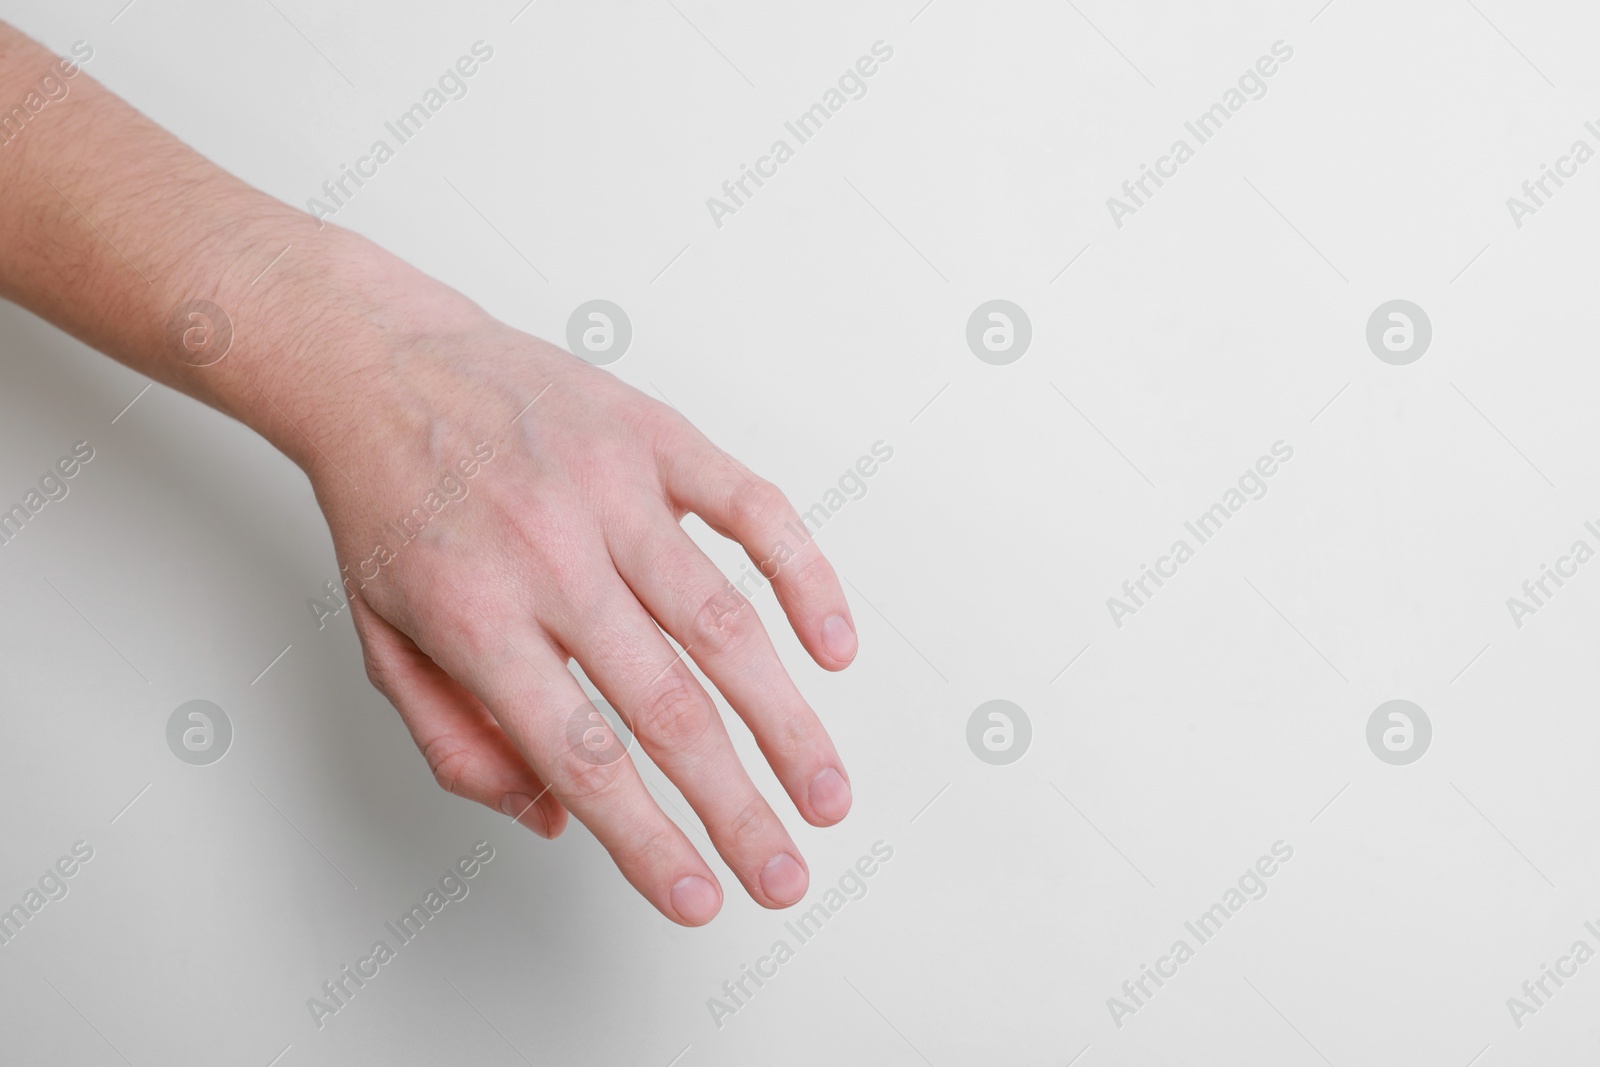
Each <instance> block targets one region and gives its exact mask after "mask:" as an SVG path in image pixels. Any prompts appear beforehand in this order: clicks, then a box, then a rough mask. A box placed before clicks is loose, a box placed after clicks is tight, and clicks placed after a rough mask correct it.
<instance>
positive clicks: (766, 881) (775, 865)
mask: <svg viewBox="0 0 1600 1067" xmlns="http://www.w3.org/2000/svg"><path fill="white" fill-rule="evenodd" d="M807 883H808V879H807V878H806V872H805V868H804V867H802V866H800V864H799V863H797V862H795V858H794V857H793V856H791V855H789V854H788V853H787V852H780V853H778V854H777V855H776V856H774V857H772V858H771V859H770V860H768V861H767V865H766V866H765V867H763V868H761V889H762V892H764V893H766V894H767V896H769V897H771V898H772V899H773V900H775V901H777V902H778V903H779V904H793V903H794V902H795V901H797V900H799V899H800V898H801V897H803V896H805V895H806V885H807Z"/></svg>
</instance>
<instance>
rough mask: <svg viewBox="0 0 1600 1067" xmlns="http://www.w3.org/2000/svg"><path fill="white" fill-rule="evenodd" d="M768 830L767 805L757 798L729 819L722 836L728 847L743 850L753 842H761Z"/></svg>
mask: <svg viewBox="0 0 1600 1067" xmlns="http://www.w3.org/2000/svg"><path fill="white" fill-rule="evenodd" d="M766 830H767V806H766V804H765V803H763V802H762V801H759V800H756V801H751V802H750V803H748V804H746V805H745V806H744V807H742V808H740V809H739V813H738V814H737V815H735V816H734V817H733V818H732V819H730V820H728V823H727V825H726V826H724V827H723V830H722V834H721V836H722V837H723V838H724V843H725V845H726V847H727V848H729V849H733V850H741V851H742V850H744V849H745V848H747V847H748V846H750V845H751V844H755V843H759V842H760V841H761V839H762V838H764V837H765V836H766Z"/></svg>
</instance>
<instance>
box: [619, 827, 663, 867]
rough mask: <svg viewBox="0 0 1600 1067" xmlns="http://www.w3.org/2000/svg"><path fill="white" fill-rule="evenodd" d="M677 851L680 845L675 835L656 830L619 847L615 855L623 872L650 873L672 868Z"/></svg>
mask: <svg viewBox="0 0 1600 1067" xmlns="http://www.w3.org/2000/svg"><path fill="white" fill-rule="evenodd" d="M677 851H678V843H677V841H676V839H675V838H674V837H673V835H672V834H670V833H668V832H667V831H666V830H664V829H660V828H655V829H651V830H648V831H646V832H645V833H643V834H642V835H640V836H638V837H637V838H636V839H635V840H633V841H630V842H629V843H628V844H626V845H619V846H617V849H616V851H615V852H614V853H613V855H614V857H615V858H616V861H617V866H618V867H621V868H622V869H623V870H635V871H640V872H649V871H658V870H661V869H663V868H666V867H670V866H672V865H673V863H674V861H675V854H676V853H677Z"/></svg>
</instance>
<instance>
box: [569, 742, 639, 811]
mask: <svg viewBox="0 0 1600 1067" xmlns="http://www.w3.org/2000/svg"><path fill="white" fill-rule="evenodd" d="M628 767H629V763H628V760H627V758H626V757H625V756H623V757H619V758H618V759H616V760H615V761H613V762H611V763H591V762H589V761H588V760H585V759H584V758H583V757H582V756H581V755H579V754H578V753H577V752H575V751H572V750H570V749H564V750H563V753H562V755H561V757H560V758H559V759H558V760H557V761H556V767H555V774H554V779H555V783H556V786H555V791H556V796H557V799H559V800H562V801H569V800H570V801H574V802H577V803H580V804H581V803H583V802H585V801H603V800H605V799H606V798H607V797H610V796H611V795H612V794H613V793H615V792H616V791H617V790H618V788H619V787H620V786H621V784H622V781H623V775H624V774H626V773H627V770H628Z"/></svg>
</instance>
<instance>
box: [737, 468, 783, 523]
mask: <svg viewBox="0 0 1600 1067" xmlns="http://www.w3.org/2000/svg"><path fill="white" fill-rule="evenodd" d="M729 504H730V507H731V509H732V512H733V517H734V519H735V520H736V521H737V522H738V523H739V525H740V526H741V527H742V528H744V529H747V530H760V529H767V528H770V527H772V526H774V525H776V524H777V523H778V522H779V520H780V519H782V518H783V517H784V516H785V515H786V514H787V513H788V512H789V510H790V508H789V500H788V498H787V497H785V496H784V495H783V491H782V490H780V489H779V488H778V487H777V486H775V485H773V484H772V483H771V482H769V481H766V480H764V479H761V478H751V479H749V480H747V481H744V482H742V483H741V484H740V485H739V486H738V487H737V488H735V489H734V491H733V498H732V500H731V501H729Z"/></svg>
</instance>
